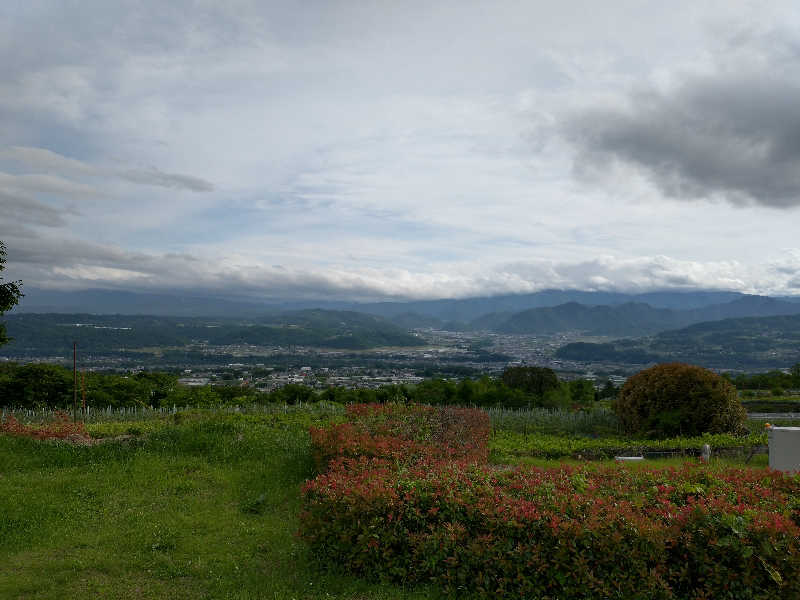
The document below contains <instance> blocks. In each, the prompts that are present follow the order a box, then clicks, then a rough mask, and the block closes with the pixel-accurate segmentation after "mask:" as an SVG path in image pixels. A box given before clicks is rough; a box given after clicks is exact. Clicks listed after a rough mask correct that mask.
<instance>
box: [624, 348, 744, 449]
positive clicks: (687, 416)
mask: <svg viewBox="0 0 800 600" xmlns="http://www.w3.org/2000/svg"><path fill="white" fill-rule="evenodd" d="M614 410H615V412H616V413H617V415H618V416H619V418H620V421H621V423H622V427H623V428H624V429H625V431H627V432H629V433H639V434H647V435H656V436H677V435H701V434H703V433H725V432H728V433H738V432H739V431H741V430H742V429H743V426H744V421H745V418H746V416H747V415H746V412H745V410H744V408H743V407H742V404H741V402H740V401H739V398H738V396H737V393H736V388H734V387H733V385H731V384H730V382H728V381H727V380H725V379H724V378H722V377H720V376H719V375H717V374H715V373H713V372H711V371H709V370H707V369H703V368H702V367H696V366H692V365H686V364H683V363H668V364H661V365H656V366H654V367H651V368H649V369H645V370H644V371H640V372H639V373H637V374H636V375H634V376H633V377H631V378H630V379H628V381H627V382H626V383H625V385H624V386H623V387H622V389H621V390H620V392H619V397H618V398H617V400H616V402H615V403H614Z"/></svg>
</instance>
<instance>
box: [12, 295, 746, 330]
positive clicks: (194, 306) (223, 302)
mask: <svg viewBox="0 0 800 600" xmlns="http://www.w3.org/2000/svg"><path fill="white" fill-rule="evenodd" d="M24 292H25V297H24V298H23V299H22V302H21V303H20V305H19V306H18V307H17V308H15V309H14V312H16V313H24V312H35V313H89V314H128V315H157V316H184V317H190V316H202V317H208V316H210V317H221V316H228V317H258V316H262V315H264V314H268V313H274V312H282V311H291V310H302V309H311V308H320V309H324V310H345V311H355V312H361V313H369V314H374V315H378V316H382V317H386V318H394V317H398V316H400V315H403V314H417V315H420V316H422V317H433V318H435V319H439V320H441V321H443V322H463V323H468V322H470V321H473V320H474V319H477V318H478V317H481V316H483V315H487V314H490V313H503V312H507V313H518V312H521V311H524V310H528V309H531V308H545V307H552V306H558V305H560V304H566V303H569V302H577V303H580V304H583V305H586V306H600V305H606V306H614V305H619V304H625V303H629V302H635V303H645V304H649V305H650V306H652V307H654V308H671V309H682V310H687V309H693V308H702V307H705V306H710V305H713V304H722V303H726V302H730V301H732V300H735V299H737V298H741V297H743V295H742V294H739V293H737V292H717V291H692V292H672V291H664V292H649V293H645V294H623V293H618V292H585V291H581V290H543V291H541V292H535V293H531V294H505V295H499V296H491V297H477V298H463V299H457V300H452V299H449V300H448V299H444V300H419V301H409V302H371V303H358V302H342V301H319V300H305V299H298V300H275V299H269V298H264V299H261V300H259V299H255V298H247V299H245V298H230V297H226V296H225V295H224V294H217V295H211V296H209V295H204V294H201V293H194V294H192V293H160V294H155V293H139V292H128V291H120V290H103V289H94V290H82V291H58V290H45V289H40V288H35V287H28V286H25V288H24Z"/></svg>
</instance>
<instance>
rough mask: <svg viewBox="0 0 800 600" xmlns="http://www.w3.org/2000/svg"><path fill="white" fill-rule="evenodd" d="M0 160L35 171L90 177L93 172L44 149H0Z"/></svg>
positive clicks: (84, 164)
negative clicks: (34, 169)
mask: <svg viewBox="0 0 800 600" xmlns="http://www.w3.org/2000/svg"><path fill="white" fill-rule="evenodd" d="M0 159H4V160H11V161H15V162H19V163H23V164H26V165H30V166H32V167H34V168H36V169H47V170H53V171H60V172H62V173H64V172H66V173H72V174H82V175H91V174H93V173H94V171H95V169H93V168H92V167H91V166H89V165H87V164H86V163H84V162H81V161H79V160H75V159H73V158H67V157H66V156H62V155H61V154H58V153H57V152H53V151H51V150H47V149H45V148H32V147H29V146H10V147H8V148H0Z"/></svg>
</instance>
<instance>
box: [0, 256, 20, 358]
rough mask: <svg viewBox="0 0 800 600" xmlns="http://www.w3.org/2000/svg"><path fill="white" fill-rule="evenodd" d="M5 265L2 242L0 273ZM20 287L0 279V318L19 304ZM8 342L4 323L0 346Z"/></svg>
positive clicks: (16, 282)
mask: <svg viewBox="0 0 800 600" xmlns="http://www.w3.org/2000/svg"><path fill="white" fill-rule="evenodd" d="M5 265H6V246H5V244H3V242H0V272H2V271H3V270H4V269H5ZM21 285H22V282H21V281H6V282H5V283H3V278H2V277H0V317H2V316H3V315H4V314H5V313H6V311H9V310H11V309H12V308H14V306H16V305H17V303H18V302H19V299H20V298H21V297H22V296H23V293H22V291H21V289H20V286H21ZM8 342H9V338H8V336H7V335H6V326H5V323H0V346H2V345H3V344H6V343H8Z"/></svg>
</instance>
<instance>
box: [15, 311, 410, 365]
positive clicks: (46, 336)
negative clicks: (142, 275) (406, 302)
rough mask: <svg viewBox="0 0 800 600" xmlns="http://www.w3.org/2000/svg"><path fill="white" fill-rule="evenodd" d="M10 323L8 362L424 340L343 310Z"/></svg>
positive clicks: (39, 317)
mask: <svg viewBox="0 0 800 600" xmlns="http://www.w3.org/2000/svg"><path fill="white" fill-rule="evenodd" d="M5 321H6V327H7V329H8V333H9V335H10V336H11V337H13V338H14V339H13V341H12V342H10V343H9V344H8V345H6V346H3V347H2V348H0V355H3V356H9V357H13V356H52V355H61V354H65V353H71V351H72V343H73V341H75V342H77V343H78V346H79V347H80V348H81V350H82V351H83V352H91V353H106V352H127V351H132V350H142V349H145V348H154V347H160V348H165V347H169V348H182V347H185V346H187V345H191V344H203V343H207V344H209V345H229V344H251V345H257V346H313V347H321V348H341V349H366V348H375V347H379V346H418V345H420V341H419V338H417V337H416V336H414V335H412V334H410V333H408V331H407V330H405V329H403V328H401V327H398V326H397V325H394V324H393V323H390V322H388V321H386V320H385V319H382V318H380V317H376V316H375V315H365V314H360V313H353V312H344V311H324V310H305V311H296V312H283V313H279V314H275V315H271V316H268V317H262V318H259V319H252V320H242V319H231V318H209V317H168V316H167V317H163V316H144V315H91V314H36V313H20V314H9V315H6V317H5Z"/></svg>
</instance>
